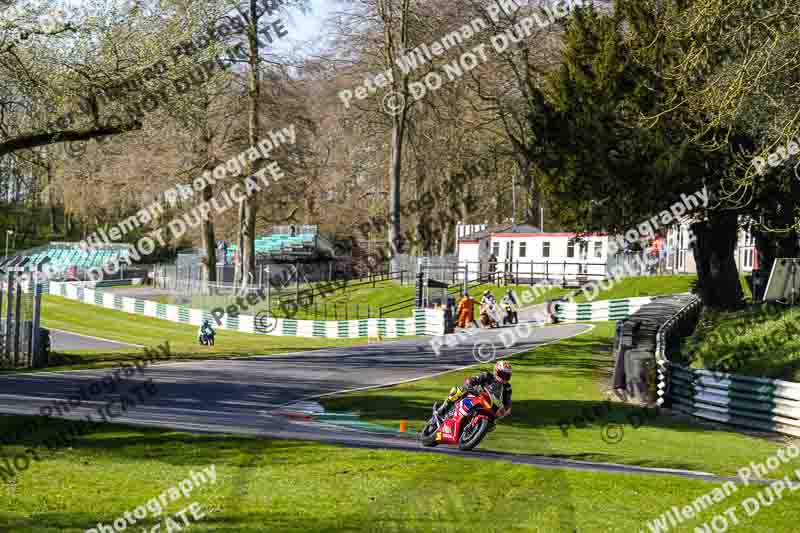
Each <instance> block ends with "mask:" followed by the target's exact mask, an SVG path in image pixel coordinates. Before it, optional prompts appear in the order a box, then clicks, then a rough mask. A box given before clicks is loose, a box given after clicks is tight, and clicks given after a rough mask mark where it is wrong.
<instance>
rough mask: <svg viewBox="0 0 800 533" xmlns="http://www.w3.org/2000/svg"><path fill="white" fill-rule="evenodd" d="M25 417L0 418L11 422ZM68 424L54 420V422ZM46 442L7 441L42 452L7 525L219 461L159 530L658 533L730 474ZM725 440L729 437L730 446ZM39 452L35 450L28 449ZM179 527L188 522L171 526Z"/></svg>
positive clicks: (145, 487) (143, 496)
mask: <svg viewBox="0 0 800 533" xmlns="http://www.w3.org/2000/svg"><path fill="white" fill-rule="evenodd" d="M22 422H24V419H23V417H0V430H2V431H3V434H7V433H8V431H9V429H10V428H11V427H12V426H14V425H16V424H20V423H22ZM62 425H63V422H61V421H58V420H53V421H52V423H51V425H50V428H51V431H58V430H59V428H60V427H61V426H62ZM37 444H38V442H37V441H35V440H32V441H28V442H24V443H20V444H19V445H14V446H7V447H4V449H3V451H4V453H5V455H6V456H7V457H15V456H16V454H17V453H24V450H25V449H26V448H28V447H34V448H35V449H36V450H37V452H38V453H39V455H40V458H41V461H38V462H37V461H31V463H30V466H29V467H28V468H27V469H26V470H24V471H22V472H19V473H18V474H17V476H16V479H14V480H13V481H11V482H4V481H2V480H1V479H0V531H9V532H12V531H13V532H18V531H19V532H26V533H56V532H59V533H60V532H83V531H85V530H87V529H89V528H91V527H96V524H97V523H98V522H103V523H104V524H107V525H108V524H109V523H110V522H111V521H113V520H114V519H116V518H118V517H120V516H123V513H125V512H126V511H133V510H134V509H136V508H137V507H139V506H142V505H146V504H147V503H148V502H149V501H150V500H152V499H153V498H157V497H158V496H159V495H160V494H161V493H163V492H164V491H166V490H167V489H168V488H170V487H173V486H177V485H178V483H179V482H181V481H182V480H184V479H186V478H187V477H189V475H190V471H195V472H197V471H199V470H203V469H205V468H208V467H210V466H211V465H214V470H215V472H216V476H217V479H216V482H215V483H211V482H206V483H205V484H203V485H201V486H199V487H198V488H196V489H194V491H193V492H192V493H191V494H190V496H189V497H188V498H185V497H183V496H181V498H180V499H178V500H177V501H174V502H170V503H169V504H168V506H167V508H166V510H165V512H164V514H163V515H161V516H160V517H159V518H154V517H150V516H148V517H146V518H145V519H143V520H142V521H141V522H138V523H137V524H135V526H129V527H130V530H131V531H137V532H138V531H141V530H142V529H143V527H147V528H148V529H147V530H148V531H149V529H150V528H151V527H153V526H154V525H155V524H156V523H159V522H161V524H162V526H161V528H160V529H159V531H166V527H165V525H164V522H163V521H164V520H165V518H166V517H167V516H171V517H172V518H173V519H174V520H176V521H177V522H178V523H180V524H181V526H183V523H182V522H181V521H180V518H176V517H175V513H176V512H178V511H179V510H181V509H183V508H185V507H186V506H187V505H188V504H190V503H192V502H197V503H198V504H200V506H201V508H202V510H203V512H204V513H205V514H207V516H206V517H205V518H202V519H200V520H199V521H195V520H192V519H191V516H190V515H187V516H189V519H190V520H191V522H190V524H191V526H190V527H191V531H195V532H212V531H214V532H216V531H231V532H234V531H235V532H240V533H241V532H244V533H250V532H253V533H255V532H262V531H270V532H276V533H282V532H296V533H332V532H339V531H348V532H349V531H353V532H355V531H370V532H401V531H402V532H433V531H436V532H439V531H442V532H462V531H492V532H494V531H509V532H523V531H526V532H539V533H553V532H565V533H571V532H573V531H580V532H581V533H606V532H608V531H631V532H633V531H639V530H642V529H643V530H645V531H647V530H648V529H647V526H646V524H645V522H646V521H648V520H651V519H653V518H655V517H657V516H659V515H660V514H661V513H663V512H665V511H666V510H667V509H669V508H670V507H671V506H673V505H677V506H683V505H686V504H688V503H690V502H691V500H693V499H695V498H697V497H699V496H701V495H703V494H706V493H708V492H709V491H711V490H712V489H713V488H714V487H717V486H719V484H718V483H705V482H699V481H693V480H687V479H683V478H678V477H671V476H669V477H667V476H644V475H635V474H609V473H594V472H569V471H563V470H550V469H539V468H532V467H528V466H524V465H513V464H509V463H506V462H502V461H491V460H490V461H479V460H474V459H466V458H459V457H448V456H444V455H438V454H435V455H434V454H421V453H413V452H399V451H381V450H363V449H349V448H343V447H337V446H331V445H324V444H315V443H306V442H296V441H275V440H265V439H249V438H234V437H222V436H213V435H189V434H185V433H178V432H170V431H161V430H151V429H138V428H130V427H124V426H117V425H104V426H98V427H97V429H96V431H95V432H93V433H91V434H89V435H87V436H85V437H82V438H79V439H77V440H75V441H74V442H73V443H72V445H71V446H70V447H68V448H62V449H58V450H55V451H49V450H48V449H46V448H44V447H42V446H38V445H37ZM720 446H722V444H721V445H720ZM28 457H31V455H30V454H28ZM755 493H756V488H755V487H741V488H740V489H739V490H737V491H736V492H735V493H734V494H732V495H731V496H730V497H729V498H728V499H727V500H725V502H721V503H719V504H716V505H715V506H713V507H711V508H709V509H708V510H706V511H705V512H704V513H703V514H702V515H700V517H699V519H698V520H694V521H691V522H688V523H687V524H686V525H685V526H683V527H680V528H675V529H670V531H678V532H691V531H694V530H693V528H692V527H693V526H695V525H700V524H702V522H704V521H706V520H710V519H711V518H713V516H714V515H715V514H716V513H720V512H722V511H723V510H724V509H725V508H727V507H729V506H731V505H737V504H739V503H740V502H741V501H742V500H743V499H744V498H745V497H747V496H755ZM798 500H800V498H798V495H797V493H795V494H794V495H791V496H790V495H789V494H788V493H784V498H783V500H781V501H778V502H776V503H775V504H773V505H772V506H770V507H765V508H764V509H763V510H762V511H761V512H760V513H759V514H757V515H756V516H754V517H752V518H747V517H746V516H743V515H744V513H743V512H742V511H741V510H740V512H739V513H737V514H738V515H739V516H740V517H741V518H742V524H741V525H739V526H737V528H736V531H745V532H787V533H788V532H792V531H796V530H797V526H796V523H797V520H798V519H799V518H800V505H798ZM173 531H177V529H173Z"/></svg>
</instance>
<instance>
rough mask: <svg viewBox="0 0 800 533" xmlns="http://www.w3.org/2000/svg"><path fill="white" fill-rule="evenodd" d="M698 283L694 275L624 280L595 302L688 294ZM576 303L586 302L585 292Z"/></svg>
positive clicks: (579, 294) (580, 293)
mask: <svg viewBox="0 0 800 533" xmlns="http://www.w3.org/2000/svg"><path fill="white" fill-rule="evenodd" d="M696 281H697V276H694V275H679V276H642V277H635V278H624V279H623V280H622V281H620V282H619V283H616V284H614V285H613V286H612V287H611V288H610V289H609V290H601V291H600V292H599V294H598V296H597V297H596V298H595V301H597V300H617V299H620V298H639V297H642V296H660V295H663V294H675V293H680V292H688V291H689V289H691V288H692V286H693V285H694V283H695V282H696ZM575 301H576V302H586V301H587V299H586V295H585V294H584V293H583V292H579V293H578V295H577V296H576V297H575Z"/></svg>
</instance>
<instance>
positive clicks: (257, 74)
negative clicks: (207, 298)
mask: <svg viewBox="0 0 800 533" xmlns="http://www.w3.org/2000/svg"><path fill="white" fill-rule="evenodd" d="M257 8H258V2H257V0H250V10H249V11H250V24H249V25H248V28H247V40H248V44H249V57H248V63H249V66H250V71H249V73H248V100H249V104H250V109H249V112H248V140H249V142H250V146H257V145H258V142H259V140H260V139H259V137H260V135H261V125H260V117H259V113H260V112H261V71H260V64H261V57H260V56H259V53H260V50H259V42H258V22H259V19H260V15H259V14H258V12H257V11H258V10H257ZM249 166H250V169H249V171H250V172H249V173H248V172H246V173H245V176H248V175H250V174H252V173H255V172H256V171H257V169H258V167H260V166H261V160H258V161H256V162H253V163H252V164H251V165H249ZM257 212H258V202H257V199H256V197H255V195H252V196H248V197H247V198H245V199H243V200H242V201H241V202H240V205H239V264H238V265H237V269H236V270H237V273H238V276H237V277H238V279H239V283H240V287H241V291H242V292H246V291H247V287H248V286H249V284H250V281H251V278H253V279H254V278H255V270H256V258H255V240H256V213H257Z"/></svg>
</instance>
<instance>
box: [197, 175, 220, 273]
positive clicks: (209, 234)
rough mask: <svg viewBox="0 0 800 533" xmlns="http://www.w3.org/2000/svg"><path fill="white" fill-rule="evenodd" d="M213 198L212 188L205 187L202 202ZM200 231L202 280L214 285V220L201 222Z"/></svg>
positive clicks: (215, 256) (209, 218)
mask: <svg viewBox="0 0 800 533" xmlns="http://www.w3.org/2000/svg"><path fill="white" fill-rule="evenodd" d="M213 197H214V191H213V188H212V186H211V185H206V186H205V187H204V188H203V199H202V202H210V201H211V199H212V198H213ZM202 202H201V203H202ZM200 231H201V232H202V236H203V250H204V251H205V259H203V280H205V282H206V283H216V281H217V239H216V237H215V236H214V220H213V219H212V218H211V217H210V216H209V217H208V218H207V219H204V220H203V222H202V225H201V226H200Z"/></svg>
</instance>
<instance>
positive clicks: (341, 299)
mask: <svg viewBox="0 0 800 533" xmlns="http://www.w3.org/2000/svg"><path fill="white" fill-rule="evenodd" d="M318 285H319V284H315V286H318ZM322 286H323V287H324V286H325V284H324V283H323V284H322ZM302 288H303V286H301V290H302ZM528 288H529V286H528V285H509V286H504V285H481V286H480V287H477V288H475V289H472V290H471V291H470V294H472V296H473V297H475V298H477V299H478V300H480V297H481V295H482V294H483V291H486V290H489V291H491V292H492V294H494V296H495V297H496V298H497V300H498V301H500V300H501V299H502V297H503V295H504V294H505V293H506V291H507V290H508V289H513V290H515V291H517V293H518V294H520V293H521V292H522V291H524V290H526V289H528ZM414 291H415V288H414V285H401V284H399V283H396V282H393V281H382V282H376V284H375V287H374V288H373V287H372V286H371V285H364V286H358V287H353V286H345V287H343V288H340V289H336V290H333V291H331V292H330V293H329V294H326V295H325V296H324V297H317V306H316V308H315V307H314V306H313V305H312V306H310V307H309V308H307V309H302V308H301V309H300V310H299V312H298V313H297V314H296V315H295V316H294V317H293V318H297V319H313V318H315V317H316V316H321V314H322V313H323V312H326V311H327V314H328V316H329V317H330V319H333V318H334V314H333V313H334V306H338V308H337V310H336V313H337V314H336V318H338V319H339V320H343V319H345V314H344V313H345V310H344V308H345V306H347V312H348V318H351V319H352V318H355V317H356V315H357V316H359V317H361V318H367V317H368V316H369V315H368V314H367V312H368V311H367V309H368V308H371V311H372V316H373V317H378V310H379V309H380V307H381V306H386V305H389V304H393V303H397V302H400V301H402V300H407V299H410V298H413V297H414ZM568 292H569V291H568V290H566V289H560V288H552V289H547V290H542V292H541V294H540V295H539V296H538V297H537V298H536V299H535V300H534V301H532V302H531V303H532V304H533V303H541V302H544V301H545V300H546V299H552V298H558V297H560V296H563V295H565V294H567V293H568ZM440 295H441V292H438V291H434V290H432V291H431V296H432V297H434V298H436V297H439V296H440ZM454 296H455V297H456V300H458V299H459V297H460V295H454ZM147 299H150V300H155V301H158V302H159V303H167V304H174V303H176V302H177V297H172V296H166V295H161V296H155V297H148V298H147ZM234 302H235V298H232V297H229V296H202V295H198V296H193V297H191V299H190V301H189V302H188V303H183V304H182V305H186V306H188V307H194V308H196V309H213V308H214V307H225V306H228V305H231V304H233V303H234ZM411 304H412V305H410V306H408V307H405V308H403V309H400V310H397V311H392V312H387V313H385V314H384V317H393V318H407V317H409V316H411V314H412V309H413V302H411ZM266 306H267V304H266V302H260V303H259V304H257V305H256V306H255V307H254V308H252V309H255V312H258V310H261V309H266ZM356 306H358V308H356ZM251 312H253V311H252V310H248V311H247V313H251ZM272 312H273V315H275V316H283V315H284V313H283V312H282V311H281V309H280V307H279V306H278V305H276V304H275V303H273V309H272ZM315 313H319V315H315Z"/></svg>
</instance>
